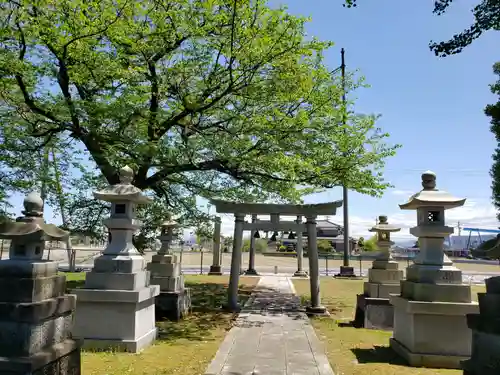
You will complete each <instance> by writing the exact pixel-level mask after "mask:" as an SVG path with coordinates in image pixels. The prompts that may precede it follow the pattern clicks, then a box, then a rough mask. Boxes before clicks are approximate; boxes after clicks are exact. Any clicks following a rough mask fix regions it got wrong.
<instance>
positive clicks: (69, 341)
mask: <svg viewBox="0 0 500 375" xmlns="http://www.w3.org/2000/svg"><path fill="white" fill-rule="evenodd" d="M24 207H25V210H24V211H23V215H24V216H23V217H20V218H18V219H17V220H16V221H15V222H8V223H5V224H3V225H1V226H0V238H2V239H10V240H11V244H10V251H9V258H10V259H4V260H0V374H9V375H28V374H47V375H80V373H81V370H80V347H81V341H79V340H74V339H73V338H72V329H73V314H74V311H75V305H76V298H75V296H74V295H68V294H65V291H66V276H65V275H64V274H61V275H58V273H57V271H58V262H54V261H47V260H42V258H43V252H44V248H45V241H51V240H57V241H59V240H63V239H65V238H67V237H68V236H69V233H68V232H65V231H63V230H61V229H59V228H58V227H56V226H55V225H52V224H46V223H45V222H44V221H43V201H42V199H41V198H40V196H39V195H38V194H34V193H31V194H29V195H28V196H27V197H26V199H25V200H24ZM22 233H24V234H22Z"/></svg>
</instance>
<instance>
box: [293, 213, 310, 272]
mask: <svg viewBox="0 0 500 375" xmlns="http://www.w3.org/2000/svg"><path fill="white" fill-rule="evenodd" d="M295 222H296V223H297V224H301V223H302V216H300V215H299V216H297V220H295ZM296 238H297V244H296V247H295V250H296V252H297V271H295V273H294V274H293V276H297V277H307V272H306V271H304V268H303V263H304V244H303V239H302V231H301V230H299V231H297V237H296Z"/></svg>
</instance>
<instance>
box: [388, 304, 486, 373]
mask: <svg viewBox="0 0 500 375" xmlns="http://www.w3.org/2000/svg"><path fill="white" fill-rule="evenodd" d="M390 303H391V304H392V305H393V306H394V334H393V339H391V347H393V349H394V350H395V351H396V352H397V353H399V354H400V355H401V356H402V357H403V358H405V359H406V360H407V361H408V363H410V365H412V366H425V367H436V368H456V369H459V368H460V362H461V361H462V360H464V359H467V358H468V357H470V353H471V336H472V335H471V330H470V329H469V328H468V327H467V322H466V315H467V314H470V313H475V312H477V311H478V310H479V309H478V304H477V303H476V302H469V303H449V302H426V301H411V300H408V299H405V298H403V297H401V296H391V297H390Z"/></svg>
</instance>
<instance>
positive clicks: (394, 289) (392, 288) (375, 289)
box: [363, 282, 401, 298]
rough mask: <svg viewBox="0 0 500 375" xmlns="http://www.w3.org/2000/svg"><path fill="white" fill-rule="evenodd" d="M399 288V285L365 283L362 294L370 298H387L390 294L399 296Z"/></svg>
mask: <svg viewBox="0 0 500 375" xmlns="http://www.w3.org/2000/svg"><path fill="white" fill-rule="evenodd" d="M400 290H401V287H400V285H399V284H378V283H370V282H365V283H364V284H363V292H364V294H365V295H367V296H368V297H371V298H389V295H391V294H399V293H400Z"/></svg>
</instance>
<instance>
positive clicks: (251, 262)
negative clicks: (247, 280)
mask: <svg viewBox="0 0 500 375" xmlns="http://www.w3.org/2000/svg"><path fill="white" fill-rule="evenodd" d="M256 222H257V215H252V223H256ZM255 233H257V231H256V230H252V231H250V249H249V252H248V269H247V270H246V272H245V275H258V274H257V271H256V270H255Z"/></svg>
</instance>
